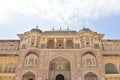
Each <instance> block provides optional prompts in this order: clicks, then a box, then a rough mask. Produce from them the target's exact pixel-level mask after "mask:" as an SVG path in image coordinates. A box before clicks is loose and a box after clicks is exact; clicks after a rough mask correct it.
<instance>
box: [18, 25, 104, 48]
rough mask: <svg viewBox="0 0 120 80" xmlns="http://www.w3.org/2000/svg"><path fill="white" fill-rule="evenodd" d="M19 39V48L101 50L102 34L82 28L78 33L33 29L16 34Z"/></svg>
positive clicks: (67, 30) (66, 30)
mask: <svg viewBox="0 0 120 80" xmlns="http://www.w3.org/2000/svg"><path fill="white" fill-rule="evenodd" d="M18 36H19V38H20V48H21V49H26V48H32V47H35V48H42V49H43V48H44V49H80V48H86V47H92V48H96V49H101V47H102V43H101V40H102V38H103V36H104V34H98V33H97V32H94V31H91V30H90V29H88V28H83V29H82V30H80V31H79V32H76V31H74V30H70V29H69V28H67V29H64V30H63V29H61V28H60V29H59V30H55V29H52V30H50V31H45V32H42V30H40V29H38V27H37V28H34V29H32V30H30V31H28V32H25V33H24V34H18Z"/></svg>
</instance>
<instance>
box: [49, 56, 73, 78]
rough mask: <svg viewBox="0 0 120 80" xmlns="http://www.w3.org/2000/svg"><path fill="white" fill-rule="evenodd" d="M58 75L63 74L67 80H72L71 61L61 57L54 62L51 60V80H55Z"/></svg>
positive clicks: (54, 59)
mask: <svg viewBox="0 0 120 80" xmlns="http://www.w3.org/2000/svg"><path fill="white" fill-rule="evenodd" d="M66 71H67V73H66ZM55 72H56V73H55ZM61 72H62V73H61ZM58 73H59V74H62V75H63V76H64V77H65V79H69V80H70V78H71V77H70V75H71V64H70V61H69V60H68V59H66V58H64V57H61V56H58V57H55V58H53V59H52V60H50V62H49V79H50V80H55V79H56V76H57V75H58ZM66 75H67V76H66Z"/></svg>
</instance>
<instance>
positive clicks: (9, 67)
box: [4, 63, 16, 73]
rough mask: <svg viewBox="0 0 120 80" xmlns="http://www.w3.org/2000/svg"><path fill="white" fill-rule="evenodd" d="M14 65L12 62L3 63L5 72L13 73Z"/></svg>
mask: <svg viewBox="0 0 120 80" xmlns="http://www.w3.org/2000/svg"><path fill="white" fill-rule="evenodd" d="M15 68H16V65H15V64H13V63H8V64H6V65H5V70H4V72H5V73H15Z"/></svg>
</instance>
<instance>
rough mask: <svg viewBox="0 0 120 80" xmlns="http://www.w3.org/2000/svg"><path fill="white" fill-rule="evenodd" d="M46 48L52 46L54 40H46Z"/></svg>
mask: <svg viewBox="0 0 120 80" xmlns="http://www.w3.org/2000/svg"><path fill="white" fill-rule="evenodd" d="M47 48H54V40H48V42H47Z"/></svg>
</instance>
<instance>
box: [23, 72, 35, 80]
mask: <svg viewBox="0 0 120 80" xmlns="http://www.w3.org/2000/svg"><path fill="white" fill-rule="evenodd" d="M22 80H35V74H34V73H32V72H27V73H25V74H24V75H23V77H22Z"/></svg>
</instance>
